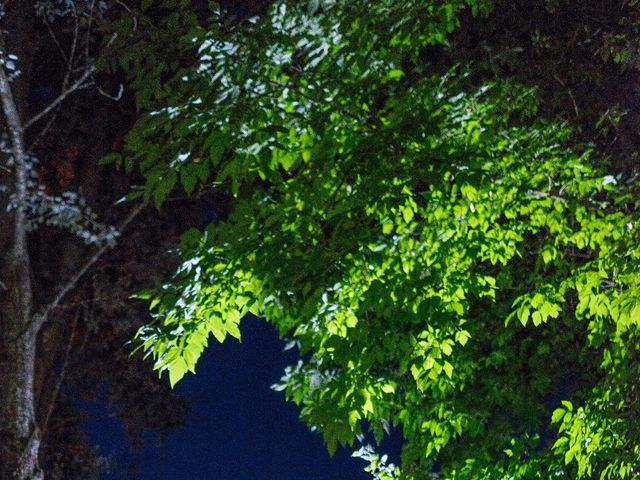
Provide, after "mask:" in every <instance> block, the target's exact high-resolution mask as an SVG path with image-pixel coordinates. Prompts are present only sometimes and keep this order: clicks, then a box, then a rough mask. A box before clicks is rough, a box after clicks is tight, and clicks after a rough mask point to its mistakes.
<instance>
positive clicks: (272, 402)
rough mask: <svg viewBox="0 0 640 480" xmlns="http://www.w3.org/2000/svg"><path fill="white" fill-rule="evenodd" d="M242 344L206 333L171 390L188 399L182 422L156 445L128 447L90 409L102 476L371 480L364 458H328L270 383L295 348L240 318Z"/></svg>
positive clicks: (103, 416)
mask: <svg viewBox="0 0 640 480" xmlns="http://www.w3.org/2000/svg"><path fill="white" fill-rule="evenodd" d="M242 335H243V338H242V343H238V342H237V341H235V340H234V339H229V340H227V341H226V342H225V343H224V344H222V345H220V344H218V343H217V342H216V341H215V340H214V339H213V338H211V340H210V343H209V348H208V349H207V350H206V351H205V353H204V355H203V357H202V358H201V360H200V363H199V364H198V367H197V375H195V376H194V375H191V374H189V375H188V376H187V377H185V379H183V380H182V382H181V383H180V384H178V386H177V389H178V391H179V392H181V393H182V394H183V395H185V396H187V397H188V398H189V401H190V405H191V408H190V412H189V415H188V417H187V419H186V424H185V426H184V428H183V429H181V430H180V431H177V432H174V433H172V434H170V436H169V438H168V439H167V441H166V442H165V443H164V444H163V445H162V446H160V447H157V446H154V445H153V442H147V443H149V444H150V446H149V447H146V448H143V449H138V450H134V449H131V448H130V447H129V446H128V444H127V442H126V440H125V438H124V432H123V430H122V427H121V426H120V424H119V422H118V420H117V419H116V418H114V417H110V416H108V412H107V411H106V408H105V407H104V406H102V405H94V406H92V407H91V408H90V412H89V415H90V419H89V421H88V423H87V427H88V435H89V438H90V441H91V442H92V443H93V444H94V445H96V446H98V448H99V451H100V453H101V454H102V455H106V456H108V457H109V458H110V459H111V461H112V463H113V470H112V472H111V473H110V474H109V475H106V476H105V477H104V479H105V480H125V479H127V480H129V479H134V480H162V479H171V480H183V479H184V480H200V479H202V480H208V479H212V480H213V479H215V480H342V479H345V480H370V479H371V476H370V475H368V474H366V473H364V472H363V471H362V468H363V467H364V466H365V462H363V461H362V460H360V459H355V458H351V456H350V453H351V451H350V450H339V451H338V452H337V453H336V455H335V456H334V457H333V458H331V457H329V454H328V453H327V451H326V448H325V447H324V445H323V443H322V439H321V437H320V435H319V434H317V433H312V432H310V431H309V430H308V428H307V427H306V425H304V424H303V423H301V422H300V421H299V420H298V410H297V407H296V406H295V405H294V404H291V403H288V402H285V400H284V395H283V393H282V392H275V391H273V390H271V389H270V388H269V387H270V385H272V384H273V383H275V382H276V381H277V380H278V379H279V378H280V376H281V375H282V372H283V370H284V367H285V366H286V365H288V364H291V363H294V362H295V361H296V355H295V352H283V351H282V347H283V343H282V341H280V340H279V339H278V337H277V335H276V333H275V330H274V329H273V328H272V327H271V326H270V325H267V324H266V323H265V322H262V321H259V320H257V319H254V318H247V319H245V320H244V321H243V325H242Z"/></svg>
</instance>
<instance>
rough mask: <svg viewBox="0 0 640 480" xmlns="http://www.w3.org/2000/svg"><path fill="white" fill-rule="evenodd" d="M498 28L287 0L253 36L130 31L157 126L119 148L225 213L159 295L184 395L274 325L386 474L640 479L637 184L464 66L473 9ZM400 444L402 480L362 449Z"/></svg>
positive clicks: (165, 355) (343, 433) (305, 413)
mask: <svg viewBox="0 0 640 480" xmlns="http://www.w3.org/2000/svg"><path fill="white" fill-rule="evenodd" d="M491 11H492V4H491V2H489V1H480V0H467V1H457V0H450V1H435V0H416V1H414V2H393V1H391V0H376V1H362V0H353V1H350V2H343V1H337V0H336V1H331V0H312V1H309V2H286V1H278V2H276V3H274V4H273V5H271V6H269V7H268V8H267V9H266V10H265V11H264V12H262V13H261V14H259V15H257V16H255V17H250V18H247V19H244V20H242V27H241V28H237V27H231V26H230V23H229V19H228V18H227V17H226V16H225V15H224V14H223V13H222V12H221V11H220V10H217V9H214V10H213V13H212V18H211V19H210V20H208V21H206V22H203V21H202V20H201V17H202V15H203V14H202V13H201V12H192V13H184V12H183V11H181V10H177V11H176V12H173V13H169V14H167V15H166V16H164V17H163V20H162V21H154V20H153V19H151V14H149V15H148V16H147V17H146V22H145V19H144V18H143V20H142V23H141V25H142V26H141V27H140V28H139V29H138V30H132V29H131V28H130V27H128V26H127V25H124V24H123V25H121V26H120V27H118V26H116V28H120V29H121V30H120V32H121V33H123V34H121V35H120V36H119V38H118V40H117V41H116V42H114V45H112V46H110V48H113V49H114V51H116V52H119V53H120V55H119V60H118V62H119V65H120V66H123V67H125V68H127V69H129V70H130V71H132V72H134V78H133V84H134V85H135V86H136V87H137V94H138V100H139V105H140V106H141V108H143V109H146V110H147V113H146V114H144V115H143V116H142V117H141V118H140V120H139V121H138V122H137V124H136V125H135V126H134V128H133V129H132V131H131V132H130V134H129V136H128V140H127V144H126V147H125V150H124V152H123V155H122V156H121V157H119V156H115V157H112V160H115V161H117V162H121V163H123V164H124V167H125V168H126V169H127V170H128V171H130V170H132V169H133V168H134V167H137V168H139V169H140V171H141V172H142V174H143V175H144V178H145V184H144V186H143V187H142V188H141V189H140V190H136V191H134V192H133V194H132V195H131V196H132V197H135V196H142V197H143V199H144V200H145V201H153V202H155V204H156V205H157V206H161V205H162V204H163V202H164V201H165V200H166V199H167V197H168V195H169V194H170V193H171V192H172V191H173V190H174V189H175V188H177V187H178V186H180V187H181V188H183V189H184V190H185V191H186V192H187V193H190V194H191V193H193V192H194V191H197V190H198V189H203V188H210V187H212V186H213V187H215V188H217V189H219V190H222V191H225V192H227V193H228V196H229V204H230V211H229V213H228V215H226V216H224V218H221V219H220V220H219V221H217V222H215V223H213V224H211V225H209V226H208V227H206V228H204V229H200V230H197V229H192V230H189V231H187V232H186V233H185V234H184V235H183V236H182V245H181V254H182V258H183V262H182V265H181V266H180V268H179V269H178V271H177V273H176V276H175V277H174V278H173V279H172V280H170V281H168V282H166V283H165V284H164V285H162V286H161V287H160V288H158V289H156V290H150V291H147V292H143V293H142V294H141V295H140V296H141V297H143V298H148V299H150V302H151V303H150V307H151V309H152V311H153V315H154V317H155V322H153V323H151V324H149V325H148V326H146V327H144V328H142V329H141V330H140V331H139V334H138V338H139V342H140V345H141V346H142V347H143V348H144V350H145V351H146V352H147V353H148V354H149V355H151V356H152V357H153V358H154V359H155V367H156V368H157V369H158V370H159V371H160V372H163V371H168V375H169V379H170V381H171V383H172V384H174V383H175V382H177V381H179V380H180V379H181V378H182V377H183V376H184V375H185V374H186V373H187V372H188V371H195V367H196V363H197V360H198V358H199V356H200V354H201V353H202V351H203V349H204V348H205V347H206V346H207V344H208V339H209V337H210V335H211V334H212V335H213V336H214V337H215V339H216V340H218V341H223V340H225V338H227V336H232V337H236V338H240V323H241V319H242V318H243V316H245V315H246V314H248V313H253V314H255V315H258V316H262V317H264V319H265V320H266V321H268V322H271V323H273V324H274V325H275V326H276V327H277V328H278V330H279V331H280V333H281V335H282V336H283V337H286V338H288V339H290V340H291V341H292V345H295V346H296V347H297V348H298V349H299V350H300V353H301V357H300V358H301V360H300V361H299V363H298V364H297V365H293V366H291V367H290V368H289V369H287V371H286V372H285V374H284V376H283V378H282V380H281V382H280V383H279V384H278V385H277V386H276V388H278V389H282V390H284V392H285V395H286V397H287V398H288V399H290V400H292V401H294V402H295V403H297V404H298V405H299V406H300V412H301V417H302V418H303V419H304V420H305V421H306V422H307V423H308V424H309V426H310V427H312V428H315V429H317V430H319V431H320V432H322V434H323V436H324V439H325V441H326V444H327V447H328V449H329V451H330V452H332V451H335V449H336V448H337V447H338V445H353V444H354V442H355V441H356V440H357V441H358V443H362V444H363V446H362V448H360V449H359V450H357V454H358V455H360V456H362V457H363V458H365V459H366V460H368V462H369V466H368V467H367V468H368V470H369V471H370V472H372V474H373V475H374V477H375V478H379V479H384V480H388V479H395V478H397V479H406V480H422V479H427V478H442V479H459V480H462V479H469V480H471V479H477V480H480V479H507V478H509V479H533V478H540V479H543V478H551V477H553V478H559V479H576V478H577V479H580V478H599V479H614V478H631V477H633V476H635V475H637V472H638V468H640V465H638V463H639V460H638V459H639V455H640V450H639V449H640V424H638V422H637V421H636V420H635V419H636V418H637V416H638V405H637V396H638V391H637V379H638V375H639V373H640V372H639V364H638V353H639V352H638V331H637V327H638V323H639V322H640V284H639V281H640V276H639V271H638V259H639V256H640V250H639V247H638V245H639V244H640V238H639V233H638V223H637V222H638V203H637V202H638V201H637V198H638V197H637V190H638V186H639V185H638V182H637V177H634V176H633V175H632V172H630V171H622V172H620V171H615V172H614V171H613V170H611V169H610V168H609V165H608V162H607V161H606V159H602V158H601V157H600V156H599V154H595V153H593V149H592V148H591V146H589V145H585V144H582V145H581V144H577V143H576V142H575V141H571V139H572V137H571V134H572V130H571V128H570V126H569V125H567V124H566V123H559V122H558V121H556V120H554V119H550V118H549V117H546V116H545V115H542V114H540V109H539V107H540V100H539V99H540V97H539V95H538V93H537V92H536V90H535V89H534V88H531V87H530V86H526V85H523V84H520V83H518V82H517V81H515V80H514V79H513V78H510V77H507V76H505V75H499V74H496V72H492V71H490V69H486V68H484V69H483V68H481V67H480V66H478V64H476V63H473V62H469V61H468V59H466V58H465V57H464V55H463V54H460V55H459V56H456V54H455V51H452V50H453V49H455V43H452V40H451V39H452V36H454V35H455V33H456V29H457V28H458V27H459V25H460V22H461V18H463V17H465V16H466V17H476V18H477V21H478V22H482V21H483V19H484V18H486V15H489V14H490V13H491ZM176 32H181V33H180V35H179V40H178V41H177V42H175V41H174V43H173V44H172V45H171V47H170V49H171V55H170V56H169V57H168V58H169V59H168V60H163V59H162V58H159V57H158V56H157V55H156V56H154V54H153V51H154V48H156V46H157V42H158V41H163V40H166V39H168V38H169V37H170V36H173V37H174V38H175V36H176ZM140 38H146V41H141V40H140ZM149 39H152V41H150V40H149ZM154 42H155V43H154ZM442 51H445V52H447V55H442V54H441V52H442ZM190 58H192V59H195V61H194V60H190ZM443 58H445V59H444V60H443ZM463 59H464V61H462V60H463ZM452 60H453V61H452ZM480 60H482V59H480ZM621 60H622V59H621ZM479 72H481V73H479ZM392 428H399V429H401V431H402V435H403V438H404V444H403V450H402V461H401V464H400V465H398V466H396V465H392V464H390V463H388V462H387V461H386V457H385V456H383V452H377V451H376V449H375V448H374V447H370V446H368V445H367V441H368V440H367V439H368V438H369V437H368V435H367V434H368V433H369V432H371V433H372V434H373V436H374V437H375V439H376V440H378V441H379V440H381V439H382V438H383V437H384V436H385V435H387V434H389V432H390V430H391V429H392ZM355 448H356V449H358V448H359V447H355Z"/></svg>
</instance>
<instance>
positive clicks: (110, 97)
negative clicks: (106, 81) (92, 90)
mask: <svg viewBox="0 0 640 480" xmlns="http://www.w3.org/2000/svg"><path fill="white" fill-rule="evenodd" d="M94 86H95V87H96V90H98V92H99V93H100V95H102V96H103V97H107V98H109V99H111V100H113V101H114V102H117V101H118V100H120V99H121V98H122V94H123V93H124V85H122V84H120V88H118V93H117V94H116V95H111V94H109V93H107V92H105V91H104V90H102V89H101V88H100V87H99V86H98V84H97V83H94Z"/></svg>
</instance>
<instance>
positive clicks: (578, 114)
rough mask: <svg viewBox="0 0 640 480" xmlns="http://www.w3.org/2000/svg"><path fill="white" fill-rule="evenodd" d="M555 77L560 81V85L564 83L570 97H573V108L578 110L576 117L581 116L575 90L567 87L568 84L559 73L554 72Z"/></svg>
mask: <svg viewBox="0 0 640 480" xmlns="http://www.w3.org/2000/svg"><path fill="white" fill-rule="evenodd" d="M553 78H555V79H556V80H557V81H558V83H559V84H560V85H562V87H563V88H566V89H567V93H568V94H569V98H571V101H572V102H573V109H574V110H575V112H576V117H578V118H579V117H580V110H578V103H577V102H576V99H575V97H574V96H573V92H572V91H571V89H570V88H569V87H567V85H566V84H565V83H564V82H563V81H562V79H561V78H560V77H559V76H558V75H556V74H555V73H554V74H553Z"/></svg>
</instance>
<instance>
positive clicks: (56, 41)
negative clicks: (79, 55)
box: [44, 15, 69, 65]
mask: <svg viewBox="0 0 640 480" xmlns="http://www.w3.org/2000/svg"><path fill="white" fill-rule="evenodd" d="M44 24H45V25H46V26H47V30H49V34H50V35H51V38H52V39H53V43H54V44H55V45H56V47H58V51H59V52H60V55H62V58H63V59H64V61H65V63H66V64H67V65H69V59H68V58H67V54H66V53H64V49H63V48H62V45H60V42H59V41H58V37H56V34H55V33H54V32H53V29H52V28H51V25H50V24H49V21H48V20H47V16H46V15H44Z"/></svg>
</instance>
